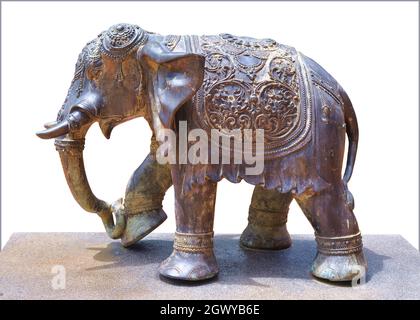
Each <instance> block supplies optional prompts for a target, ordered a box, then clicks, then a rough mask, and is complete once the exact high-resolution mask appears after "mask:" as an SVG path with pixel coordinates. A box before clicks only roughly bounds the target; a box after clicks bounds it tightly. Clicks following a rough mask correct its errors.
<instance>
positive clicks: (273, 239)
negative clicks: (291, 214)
mask: <svg viewBox="0 0 420 320" xmlns="http://www.w3.org/2000/svg"><path fill="white" fill-rule="evenodd" d="M239 241H240V242H239V243H240V245H241V247H243V248H244V249H251V250H282V249H287V248H289V247H290V246H291V245H292V239H291V238H290V234H289V232H288V231H287V228H286V224H284V225H282V226H275V227H268V226H258V225H254V224H251V223H249V224H248V226H247V227H246V228H245V230H244V231H243V232H242V235H241V238H240V240H239Z"/></svg>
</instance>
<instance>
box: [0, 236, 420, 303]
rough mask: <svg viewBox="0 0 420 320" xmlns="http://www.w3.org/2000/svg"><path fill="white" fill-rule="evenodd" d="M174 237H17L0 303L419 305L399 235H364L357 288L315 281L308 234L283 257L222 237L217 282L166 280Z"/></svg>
mask: <svg viewBox="0 0 420 320" xmlns="http://www.w3.org/2000/svg"><path fill="white" fill-rule="evenodd" d="M172 237H173V236H172V235H170V234H159V233H153V234H151V235H149V236H147V237H146V238H145V239H143V240H142V241H140V242H139V243H138V244H136V245H134V246H133V247H132V248H130V249H126V248H123V247H122V246H121V244H120V243H119V242H118V241H112V240H110V239H109V238H108V237H107V236H106V235H105V234H102V233H15V234H13V236H12V237H11V239H10V240H9V241H8V243H7V244H6V246H5V248H4V249H3V251H2V252H0V299H101V300H102V299H419V298H420V254H419V252H418V251H417V250H416V249H415V248H414V247H412V246H411V245H410V244H409V243H408V242H407V241H406V240H404V239H403V238H402V237H401V236H398V235H365V236H364V238H363V239H364V244H365V247H364V248H365V249H364V250H365V255H366V258H367V261H368V264H369V270H368V273H367V279H366V280H367V282H366V283H365V284H364V285H362V286H356V287H352V286H351V285H350V284H348V283H346V284H336V285H333V284H329V283H325V282H322V281H319V280H317V279H315V278H313V277H312V276H311V274H310V272H309V270H310V266H311V262H312V260H313V258H314V256H315V253H316V245H315V241H314V237H313V236H310V235H292V240H293V244H292V247H291V248H289V249H287V250H284V251H279V252H256V251H246V250H244V249H241V248H240V247H239V235H216V239H215V253H216V257H217V260H218V262H219V267H220V274H219V276H218V277H217V278H216V279H214V280H211V281H207V282H204V283H193V284H191V283H180V282H174V281H168V280H165V279H162V278H161V277H160V276H159V275H158V272H157V267H158V264H159V263H160V262H161V261H162V260H164V259H165V258H166V257H168V256H169V255H170V253H171V251H172ZM63 279H64V282H63Z"/></svg>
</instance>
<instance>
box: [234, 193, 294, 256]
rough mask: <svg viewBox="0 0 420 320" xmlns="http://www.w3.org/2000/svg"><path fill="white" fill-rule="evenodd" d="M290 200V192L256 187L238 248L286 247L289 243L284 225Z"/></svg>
mask: <svg viewBox="0 0 420 320" xmlns="http://www.w3.org/2000/svg"><path fill="white" fill-rule="evenodd" d="M292 200H293V198H292V195H291V194H290V193H286V194H282V193H280V192H278V191H277V190H267V189H264V188H263V187H261V186H256V187H255V189H254V192H253V195H252V200H251V205H250V206H249V215H248V225H247V227H246V228H245V230H244V231H243V232H242V235H241V239H240V244H241V246H242V247H243V248H244V249H255V250H281V249H286V248H289V247H290V246H291V244H292V240H291V238H290V235H289V232H288V231H287V228H286V222H287V214H288V212H289V206H290V202H291V201H292Z"/></svg>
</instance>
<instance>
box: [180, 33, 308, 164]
mask: <svg viewBox="0 0 420 320" xmlns="http://www.w3.org/2000/svg"><path fill="white" fill-rule="evenodd" d="M188 38H189V39H188V40H189V42H190V46H191V50H192V51H194V52H197V53H200V54H203V55H204V56H205V57H206V63H205V75H204V82H203V85H202V87H201V88H200V90H199V91H198V92H197V94H196V95H195V96H194V99H193V105H194V115H195V119H194V122H196V123H197V124H198V126H199V127H200V128H203V129H206V130H207V131H209V133H210V130H211V129H217V130H219V132H220V133H221V134H223V135H226V136H231V135H232V130H238V129H239V130H243V129H252V130H255V129H262V130H264V158H265V159H274V158H279V157H283V156H285V155H287V154H289V153H291V152H294V151H296V150H298V149H300V148H302V147H303V146H305V144H306V143H307V142H308V141H309V140H310V139H311V134H310V131H311V122H312V121H311V120H312V119H311V118H312V113H311V107H310V92H309V90H308V87H307V85H306V83H307V79H306V74H305V71H304V70H303V67H302V66H301V63H300V57H299V54H298V52H297V51H296V50H295V49H294V48H292V47H289V46H285V45H282V44H279V43H277V42H276V41H274V40H271V39H254V38H250V37H237V36H233V35H230V34H221V35H217V36H201V37H198V36H190V37H188ZM188 40H187V41H188ZM254 144H255V141H254ZM220 148H223V146H220ZM254 152H255V147H254Z"/></svg>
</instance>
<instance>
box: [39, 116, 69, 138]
mask: <svg viewBox="0 0 420 320" xmlns="http://www.w3.org/2000/svg"><path fill="white" fill-rule="evenodd" d="M69 131H70V129H69V124H68V122H67V120H65V121H62V122H60V123H57V124H56V125H55V126H53V127H51V128H48V129H45V130H43V131H38V132H37V133H36V135H37V136H38V137H40V138H41V139H52V138H57V137H59V136H63V135H65V134H67V133H69Z"/></svg>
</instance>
